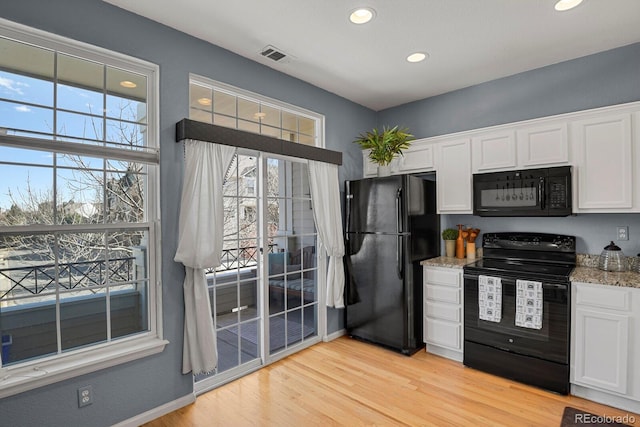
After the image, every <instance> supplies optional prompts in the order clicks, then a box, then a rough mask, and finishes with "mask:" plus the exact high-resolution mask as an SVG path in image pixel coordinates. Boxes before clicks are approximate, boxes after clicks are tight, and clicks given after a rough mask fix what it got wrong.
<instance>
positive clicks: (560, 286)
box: [542, 283, 569, 289]
mask: <svg viewBox="0 0 640 427" xmlns="http://www.w3.org/2000/svg"><path fill="white" fill-rule="evenodd" d="M568 287H569V286H568V285H563V284H558V283H543V284H542V288H543V289H567V288H568Z"/></svg>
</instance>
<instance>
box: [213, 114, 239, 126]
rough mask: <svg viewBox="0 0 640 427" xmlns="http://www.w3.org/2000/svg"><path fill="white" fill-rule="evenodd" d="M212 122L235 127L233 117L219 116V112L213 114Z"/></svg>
mask: <svg viewBox="0 0 640 427" xmlns="http://www.w3.org/2000/svg"><path fill="white" fill-rule="evenodd" d="M213 124H214V125H218V126H224V127H227V128H232V129H235V128H236V119H235V118H234V117H227V116H221V115H220V114H214V115H213Z"/></svg>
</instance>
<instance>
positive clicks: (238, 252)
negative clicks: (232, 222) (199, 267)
mask: <svg viewBox="0 0 640 427" xmlns="http://www.w3.org/2000/svg"><path fill="white" fill-rule="evenodd" d="M275 246H277V245H268V249H267V253H269V254H272V253H273V251H274V249H273V248H274V247H275ZM258 252H259V247H258V246H245V247H244V248H232V249H223V250H222V257H220V261H221V264H220V265H219V266H218V267H216V268H208V269H206V270H205V273H215V272H216V271H217V272H220V271H228V270H236V269H238V268H243V267H250V266H252V265H256V264H258Z"/></svg>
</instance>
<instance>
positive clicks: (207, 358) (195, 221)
mask: <svg viewBox="0 0 640 427" xmlns="http://www.w3.org/2000/svg"><path fill="white" fill-rule="evenodd" d="M235 152H236V149H235V147H230V146H226V145H219V144H212V143H210V142H202V141H193V140H186V141H185V166H184V167H185V172H184V182H183V186H182V199H181V203H180V219H179V223H178V233H179V236H178V249H177V251H176V255H175V257H174V261H176V262H181V263H182V264H184V266H185V279H184V284H183V290H184V305H185V307H184V312H185V319H184V346H183V354H182V373H183V374H187V373H189V372H192V373H193V374H194V375H198V374H204V373H209V372H212V371H213V370H214V369H215V368H216V366H217V364H218V351H217V345H216V332H215V329H214V327H213V319H212V312H211V305H210V302H209V295H208V291H207V279H206V277H205V268H214V267H217V266H219V265H220V257H221V255H222V243H223V236H224V225H223V224H224V212H223V204H222V193H223V184H224V177H225V174H226V172H227V170H228V169H229V166H230V165H231V161H232V160H233V157H234V155H235Z"/></svg>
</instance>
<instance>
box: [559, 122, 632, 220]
mask: <svg viewBox="0 0 640 427" xmlns="http://www.w3.org/2000/svg"><path fill="white" fill-rule="evenodd" d="M571 139H572V146H573V150H574V157H575V166H576V167H575V168H574V173H573V176H574V185H575V187H576V188H574V200H573V205H574V211H575V212H633V211H637V210H638V209H637V208H638V206H635V209H634V184H633V176H634V166H635V165H634V163H635V162H636V160H635V159H634V147H633V142H632V137H631V114H628V113H625V114H611V115H604V116H598V117H593V118H588V119H584V120H577V121H574V122H573V123H571ZM635 187H638V184H636V186H635ZM636 204H637V203H636Z"/></svg>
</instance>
